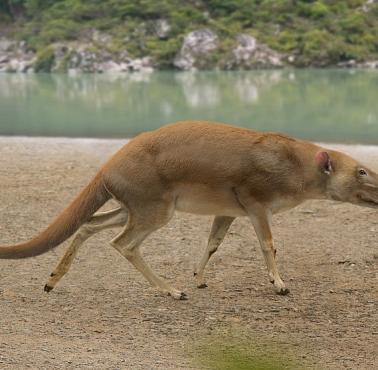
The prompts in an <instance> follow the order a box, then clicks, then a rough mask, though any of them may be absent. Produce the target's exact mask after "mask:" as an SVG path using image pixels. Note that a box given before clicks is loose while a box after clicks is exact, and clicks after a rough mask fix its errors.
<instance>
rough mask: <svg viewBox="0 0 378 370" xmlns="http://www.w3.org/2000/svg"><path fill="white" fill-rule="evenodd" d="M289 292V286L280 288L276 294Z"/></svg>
mask: <svg viewBox="0 0 378 370" xmlns="http://www.w3.org/2000/svg"><path fill="white" fill-rule="evenodd" d="M289 293H290V289H289V288H281V289H280V290H279V291H277V294H278V295H288V294H289Z"/></svg>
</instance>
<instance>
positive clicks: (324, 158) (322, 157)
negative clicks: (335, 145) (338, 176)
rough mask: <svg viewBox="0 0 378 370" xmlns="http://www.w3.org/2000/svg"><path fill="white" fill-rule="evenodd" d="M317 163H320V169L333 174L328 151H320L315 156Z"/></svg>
mask: <svg viewBox="0 0 378 370" xmlns="http://www.w3.org/2000/svg"><path fill="white" fill-rule="evenodd" d="M315 161H316V164H317V165H318V167H319V169H320V170H321V171H322V172H323V173H326V174H327V175H329V174H331V172H332V163H331V158H330V156H329V154H328V153H327V152H318V153H316V156H315Z"/></svg>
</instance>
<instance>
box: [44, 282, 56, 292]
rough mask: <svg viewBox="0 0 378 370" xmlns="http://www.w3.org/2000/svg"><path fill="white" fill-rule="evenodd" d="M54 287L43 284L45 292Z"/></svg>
mask: <svg viewBox="0 0 378 370" xmlns="http://www.w3.org/2000/svg"><path fill="white" fill-rule="evenodd" d="M53 289H54V288H53V287H52V286H49V285H47V284H46V285H45V287H44V288H43V290H44V291H45V292H46V293H49V292H51V291H52V290H53Z"/></svg>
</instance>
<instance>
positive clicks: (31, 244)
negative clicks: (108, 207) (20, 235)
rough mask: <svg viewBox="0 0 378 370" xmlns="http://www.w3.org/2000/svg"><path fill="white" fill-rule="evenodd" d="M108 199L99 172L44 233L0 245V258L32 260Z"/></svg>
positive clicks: (62, 239)
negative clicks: (26, 240) (10, 243)
mask: <svg viewBox="0 0 378 370" xmlns="http://www.w3.org/2000/svg"><path fill="white" fill-rule="evenodd" d="M109 199H110V194H109V193H108V191H107V190H106V188H105V186H104V185H103V180H102V175H101V173H98V174H97V175H96V176H95V177H94V179H93V180H92V181H91V182H90V183H89V184H88V185H87V186H86V187H85V188H84V189H83V190H82V191H81V193H80V194H79V195H78V196H77V197H76V198H75V199H74V201H73V202H72V203H71V204H70V205H69V206H68V207H67V208H66V209H65V210H64V211H63V212H62V213H61V214H60V215H59V216H58V217H57V218H56V219H55V220H54V221H53V222H52V223H51V224H50V226H48V227H47V229H46V230H45V231H43V232H41V233H40V234H39V235H37V236H36V237H35V238H34V239H31V240H30V241H28V242H25V243H21V244H16V245H11V246H0V259H19V258H27V257H34V256H38V255H40V254H42V253H45V252H47V251H49V250H50V249H53V248H55V247H57V246H58V245H59V244H60V243H62V242H64V241H65V240H66V239H68V238H69V237H70V236H71V235H72V234H73V233H74V232H75V231H76V230H77V229H78V228H79V227H80V226H81V225H82V224H84V223H85V222H87V221H88V220H89V218H90V217H91V216H92V215H93V213H95V212H96V211H97V210H98V209H99V208H100V207H101V206H102V205H103V204H104V203H105V202H106V201H107V200H109Z"/></svg>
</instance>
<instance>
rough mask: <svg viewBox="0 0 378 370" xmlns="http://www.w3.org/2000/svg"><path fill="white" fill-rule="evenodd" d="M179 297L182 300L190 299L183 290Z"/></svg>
mask: <svg viewBox="0 0 378 370" xmlns="http://www.w3.org/2000/svg"><path fill="white" fill-rule="evenodd" d="M179 299H180V301H186V300H187V299H188V296H187V295H186V293H184V292H181V294H180V298H179Z"/></svg>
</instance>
